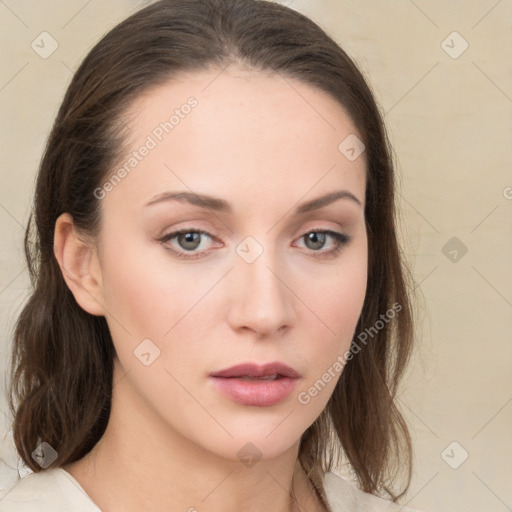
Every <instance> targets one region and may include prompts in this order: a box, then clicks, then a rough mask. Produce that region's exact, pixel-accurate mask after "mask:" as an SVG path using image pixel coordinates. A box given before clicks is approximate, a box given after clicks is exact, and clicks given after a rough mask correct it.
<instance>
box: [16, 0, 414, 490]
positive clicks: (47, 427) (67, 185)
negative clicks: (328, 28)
mask: <svg viewBox="0 0 512 512" xmlns="http://www.w3.org/2000/svg"><path fill="white" fill-rule="evenodd" d="M229 63H242V64H244V65H246V66H248V67H250V68H253V69H256V70H269V71H274V72H276V73H280V74H282V75H284V76H288V77H292V78H296V79H298V80H301V81H303V82H306V83H308V84H311V85H312V86H314V87H316V88H318V89H320V90H322V91H324V92H326V93H327V94H329V95H330V96H331V97H333V98H335V99H336V100H337V101H338V102H339V103H341V105H342V106H343V107H344V108H345V109H346V111H347V112H348V114H349V115H350V117H351V119H352V121H353V122H354V124H355V126H356V127H357V129H358V131H359V134H360V135H361V137H362V141H363V143H364V144H365V146H366V150H365V157H366V162H367V188H366V208H365V218H366V225H367V233H368V244H369V245H368V251H369V260H368V286H367V293H366V297H365V301H364V305H363V309H362V313H361V316H360V319H359V322H358V324H357V328H356V333H361V332H363V331H364V330H365V329H368V328H371V327H372V326H375V325H376V324H377V322H379V319H381V317H382V314H384V313H386V312H387V311H389V310H390V309H391V308H392V307H393V304H395V305H396V304H399V305H400V307H401V308H400V312H399V314H398V315H397V316H396V318H394V319H393V320H389V321H387V322H385V325H384V326H383V327H382V328H380V329H379V330H378V332H376V333H375V334H374V335H373V336H372V339H371V341H370V342H369V343H368V344H367V345H366V346H364V347H362V348H361V347H359V348H361V350H360V351H359V352H358V353H357V355H355V356H354V357H353V358H352V359H351V360H350V361H348V362H347V364H346V366H345V368H344V370H343V372H342V374H341V377H340V379H339V381H338V383H337V386H336V388H335V390H334V392H333V395H332V396H331V398H330V400H329V402H328V404H327V407H326V408H325V410H324V411H323V412H322V414H321V415H320V417H319V418H318V419H317V420H316V421H315V422H314V423H313V424H312V425H311V427H310V428H309V429H307V431H306V432H305V433H304V435H303V437H302V440H301V445H300V450H299V460H300V462H301V463H302V465H303V467H304V469H305V470H306V472H307V473H308V475H309V476H310V478H311V479H312V481H313V482H315V485H317V487H318V488H319V489H320V490H322V487H321V480H322V477H323V474H324V473H325V471H328V470H330V469H331V468H332V467H333V466H334V465H335V464H338V463H340V462H342V461H343V462H348V463H349V465H350V467H351V469H352V471H353V472H354V474H355V476H356V478H357V480H358V482H359V484H360V487H361V488H362V489H363V490H364V491H366V492H369V493H374V494H382V492H385V493H386V494H388V495H389V497H391V498H392V499H393V500H397V499H398V497H400V496H401V495H402V494H403V493H405V492H406V490H407V488H408V487H409V483H410V480H411V472H412V451H411V440H410V436H409V433H408V430H407V427H406V425H405V423H404V420H403V418H402V416H401V415H400V412H399V410H398V408H397V406H396V404H395V400H396V391H397V385H398V383H399V381H400V378H401V376H402V374H403V371H404V368H405V366H406V363H407V361H408V358H409V356H410V351H411V347H412V338H413V328H412V311H411V306H410V299H409V297H408V294H409V293H410V292H409V288H408V283H407V280H408V279H410V275H409V273H408V271H407V268H406V267H405V266H404V260H403V256H402V254H401V251H400V249H399V246H398V243H397V235H396V220H395V206H394V187H395V184H394V175H393V174H394V173H393V162H392V157H391V150H390V146H389V142H388V138H387V135H386V132H385V128H384V125H383V121H382V117H381V115H380V113H379V110H378V107H377V105H376V102H375V100H374V97H373V95H372V93H371V91H370V88H369V87H368V85H367V83H366V82H365V79H364V78H363V76H362V74H361V72H360V71H359V70H358V68H357V67H356V65H355V64H354V63H353V62H352V60H351V59H350V58H349V57H348V56H347V54H346V53H345V52H344V51H343V50H342V49H341V48H340V47H339V46H338V45H337V44H336V43H335V41H333V39H331V38H330V37H329V36H328V35H327V34H326V33H325V32H324V31H323V30H322V29H321V28H320V27H318V26H317V25H316V24H315V23H314V22H313V21H311V20H310V19H308V18H307V17H305V16H304V15H302V14H300V13H298V12H296V11H294V10H292V9H289V8H286V7H284V6H282V5H279V4H275V3H271V2H267V1H258V0H161V1H158V2H156V3H154V4H151V5H149V6H147V7H145V8H144V9H142V10H140V11H139V12H137V13H135V14H133V15H132V16H130V17H129V18H127V19H126V20H125V21H123V22H122V23H120V24H119V25H117V26H116V27H114V28H113V29H112V30H111V31H110V32H108V33H107V34H106V35H105V36H104V37H103V38H102V39H101V40H100V41H99V42H98V43H97V44H96V45H95V46H94V48H93V49H92V50H91V51H90V53H89V54H88V55H87V56H86V58H85V59H84V61H83V62H82V64H81V65H80V67H79V69H78V70H77V72H76V73H75V75H74V76H73V79H72V81H71V84H70V85H69V87H68V89H67V92H66V95H65V97H64V100H63V103H62V105H61V107H60V109H59V112H58V114H57V117H56V119H55V122H54V125H53V128H52V131H51V133H50V136H49V139H48V141H47V145H46V148H45V152H44V155H43V158H42V160H41V164H40V168H39V173H38V175H37V183H36V191H35V202H34V209H33V212H32V214H31V216H30V219H29V222H28V225H27V229H26V233H25V253H26V258H27V262H28V268H29V272H30V276H31V281H32V285H33V288H34V290H33V293H32V295H31V296H30V298H29V300H28V302H27V304H26V305H25V307H24V309H23V310H22V312H21V314H20V316H19V318H18V321H17V324H16V327H15V332H14V344H13V357H12V363H11V364H12V367H11V382H10V388H9V404H10V407H11V412H12V414H13V415H14V421H13V434H14V441H15V445H16V449H17V451H18V453H19V455H20V456H21V458H22V459H23V461H24V462H25V463H26V464H27V465H28V466H29V467H30V468H31V469H32V470H33V471H36V472H37V471H40V470H41V467H40V466H39V465H38V464H36V462H35V460H34V459H33V458H32V456H31V453H32V452H33V451H34V449H35V448H36V446H37V445H38V443H39V442H41V441H46V442H47V443H49V444H50V445H51V446H52V447H53V448H54V449H55V450H56V451H57V453H58V458H57V460H56V461H55V462H54V464H53V466H62V465H64V464H68V463H71V462H74V461H76V460H78V459H80V458H82V457H83V456H84V455H86V454H87V453H88V452H89V451H90V450H91V449H92V447H93V446H94V445H95V444H96V443H97V441H98V440H99V439H100V438H101V436H102V435H103V432H104V431H105V428H106V425H107V422H108V419H109V414H110V406H111V395H112V376H113V356H114V355H115V350H114V346H113V343H112V339H111V336H110V332H109V329H108V326H107V323H106V321H105V318H104V317H98V316H93V315H90V314H88V313H87V312H85V311H84V310H83V309H82V308H81V307H80V306H79V305H78V304H77V302H76V301H75V299H74V296H73V295H72V293H71V292H70V290H69V289H68V287H67V285H66V284H65V282H64V279H63V277H62V274H61V270H60V268H59V265H58V263H57V261H56V258H55V256H54V253H53V236H54V228H55V222H56V219H57V217H58V216H59V215H60V214H62V213H63V212H68V213H70V214H71V215H72V217H73V219H74V222H75V225H76V227H77V228H78V229H79V230H80V231H82V232H84V233H88V234H90V235H91V236H95V235H97V234H98V232H99V229H100V220H101V219H100V208H99V201H98V200H97V199H96V200H95V199H93V198H94V197H95V195H94V193H93V191H94V190H95V189H96V188H97V187H98V186H99V185H100V184H101V183H102V182H103V180H104V178H105V176H106V175H107V174H108V173H109V172H110V171H111V170H112V168H113V166H114V164H115V163H116V158H117V157H118V156H119V154H120V152H121V148H122V146H123V144H124V143H125V142H126V138H123V136H122V134H123V133H124V132H123V131H122V130H120V129H119V128H120V125H121V122H122V121H121V118H122V114H123V113H125V112H126V109H127V108H128V107H129V106H130V104H131V102H132V101H133V100H135V99H136V98H137V97H139V96H140V95H141V94H142V93H143V92H146V91H148V89H149V88H150V87H155V86H157V85H160V84H163V83H164V82H166V81H167V80H169V79H170V78H171V77H173V76H175V75H176V74H177V73H179V72H182V71H195V70H206V69H211V68H212V67H217V68H219V69H220V68H222V67H224V66H226V65H227V64H229ZM340 142H341V141H340ZM34 224H35V232H34V230H33V227H34ZM381 323H384V322H382V320H381ZM375 330H377V329H375ZM354 343H355V340H354ZM15 402H17V403H16V404H15ZM402 470H405V473H406V477H407V478H406V485H405V487H404V489H403V491H402V493H401V494H398V493H397V492H396V491H395V490H394V489H393V486H394V485H395V484H396V480H397V478H398V476H400V475H401V471H402Z"/></svg>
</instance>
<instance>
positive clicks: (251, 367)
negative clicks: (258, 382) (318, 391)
mask: <svg viewBox="0 0 512 512" xmlns="http://www.w3.org/2000/svg"><path fill="white" fill-rule="evenodd" d="M210 375H211V377H224V378H233V377H237V378H248V379H250V378H252V379H267V380H273V379H275V378H279V377H290V378H291V379H298V378H299V377H300V374H299V373H298V372H296V371H295V370H294V369H293V368H290V367H289V366H288V365H286V364H284V363H279V362H277V363H268V364H264V365H261V366H258V365H256V364H254V363H243V364H238V365H236V366H231V367H230V368H226V369H225V370H221V371H219V372H214V373H211V374H210Z"/></svg>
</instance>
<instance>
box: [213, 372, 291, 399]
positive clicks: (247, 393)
mask: <svg viewBox="0 0 512 512" xmlns="http://www.w3.org/2000/svg"><path fill="white" fill-rule="evenodd" d="M209 377H210V380H211V383H212V385H213V387H214V388H215V389H216V390H217V391H218V392H219V393H220V394H222V395H224V396H225V397H227V398H229V399H230V400H232V401H233V402H236V403H238V404H242V405H249V406H258V407H268V406H271V405H276V404H278V403H280V402H282V401H284V400H285V399H286V398H288V396H289V395H290V394H291V393H292V391H293V390H294V389H295V386H296V384H297V381H298V379H299V378H300V377H301V375H300V374H299V373H298V372H296V371H295V370H294V369H293V368H290V367H289V366H288V365H285V364H284V363H279V362H275V363H268V364H264V365H256V364H254V363H244V364H239V365H236V366H231V367H230V368H226V369H225V370H221V371H218V372H214V373H211V374H210V376H209Z"/></svg>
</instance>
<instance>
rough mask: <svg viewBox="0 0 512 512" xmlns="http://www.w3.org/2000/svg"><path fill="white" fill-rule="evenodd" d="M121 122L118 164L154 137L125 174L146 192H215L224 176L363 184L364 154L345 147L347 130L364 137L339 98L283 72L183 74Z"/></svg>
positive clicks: (291, 184) (227, 183)
mask: <svg viewBox="0 0 512 512" xmlns="http://www.w3.org/2000/svg"><path fill="white" fill-rule="evenodd" d="M125 122H126V124H127V126H128V127H129V131H130V134H129V137H128V140H127V153H126V155H125V156H124V159H123V161H122V162H118V166H121V165H123V164H125V163H126V162H128V159H129V158H130V155H132V152H137V151H138V149H139V148H142V147H143V146H148V147H149V146H151V149H150V150H149V151H144V153H145V156H144V157H143V158H140V157H139V159H138V160H137V162H134V163H135V166H133V169H131V170H130V171H129V179H126V180H123V181H124V182H126V183H124V182H123V183H121V185H122V187H123V188H124V189H125V193H126V194H134V195H137V196H139V197H140V198H142V196H144V197H148V196H149V195H150V194H157V193H160V192H162V191H163V190H164V189H166V190H167V189H178V188H179V189H180V190H183V189H186V188H189V189H190V190H192V191H195V190H197V191H198V192H199V191H201V192H204V193H210V192H211V193H212V194H213V195H219V192H220V191H219V186H220V185H221V186H222V191H221V192H225V194H224V195H229V193H230V192H231V193H234V192H236V191H238V192H242V191H243V190H245V191H247V192H250V196H254V195H255V194H257V193H259V194H260V197H261V194H263V195H265V194H271V195H273V196H276V194H275V192H276V191H280V193H281V194H282V195H283V196H287V195H289V196H290V198H295V199H298V198H299V197H301V196H303V195H304V194H306V193H307V192H308V190H311V191H312V192H311V194H312V195H319V193H321V192H325V191H326V190H327V191H328V190H330V189H334V188H340V185H342V186H344V185H346V186H347V187H348V188H349V189H350V188H352V190H354V189H356V190H358V191H359V196H361V191H362V190H364V183H365V174H366V171H365V165H366V164H365V159H364V156H365V155H364V154H363V155H361V157H360V158H357V159H356V160H354V161H350V160H348V159H347V158H346V157H345V155H344V154H343V153H342V152H341V151H340V149H339V145H340V143H341V142H342V141H343V140H344V139H346V138H347V137H348V136H353V135H354V134H355V135H357V136H358V137H359V138H361V136H360V134H359V133H358V132H357V130H356V128H355V126H354V124H353V122H352V120H351V119H350V117H349V116H348V114H347V113H346V111H345V109H344V108H343V106H342V105H341V104H340V103H339V102H338V101H336V100H334V99H333V98H331V97H330V96H329V95H328V94H326V93H324V92H323V91H321V90H319V89H317V88H315V87H313V86H311V85H309V84H306V83H303V82H301V81H298V80H296V79H292V78H290V77H285V76H283V75H280V74H275V73H271V72H261V71H255V70H249V69H246V68H243V67H240V66H235V65H231V66H228V67H227V68H225V69H224V70H222V69H212V70H209V71H200V72H194V73H186V74H185V73H182V74H180V75H177V76H176V77H175V78H173V79H171V80H169V81H167V82H166V83H164V84H160V85H158V86H156V87H153V88H151V89H149V90H147V91H146V92H145V93H144V94H143V95H142V96H140V97H139V98H138V99H137V100H136V101H134V102H133V104H132V105H130V107H129V108H128V110H127V115H126V117H125ZM132 159H133V157H132ZM128 182H129V184H128ZM116 188H119V189H121V186H119V187H116ZM113 195H114V194H113ZM360 198H361V197H360ZM361 199H363V200H364V197H363V198H361Z"/></svg>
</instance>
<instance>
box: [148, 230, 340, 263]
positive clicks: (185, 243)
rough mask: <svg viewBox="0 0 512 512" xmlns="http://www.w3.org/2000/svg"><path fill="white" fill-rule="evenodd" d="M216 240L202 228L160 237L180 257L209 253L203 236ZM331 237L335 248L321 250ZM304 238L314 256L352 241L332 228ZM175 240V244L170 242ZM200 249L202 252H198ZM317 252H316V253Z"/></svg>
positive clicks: (333, 252)
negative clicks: (204, 245) (203, 245)
mask: <svg viewBox="0 0 512 512" xmlns="http://www.w3.org/2000/svg"><path fill="white" fill-rule="evenodd" d="M203 237H204V238H208V239H210V240H214V239H215V238H214V237H213V236H212V235H210V233H208V232H206V231H203V230H201V229H180V230H179V231H173V232H172V233H169V234H167V235H164V236H163V237H161V238H159V239H158V242H160V243H161V244H162V245H163V246H164V248H165V249H166V250H168V251H171V252H173V253H174V254H176V255H177V257H178V258H180V259H197V258H203V257H205V256H207V255H208V252H207V249H206V248H205V247H200V246H201V242H202V240H201V239H202V238H203ZM329 238H331V239H332V240H334V248H332V249H329V250H324V251H320V250H319V249H322V247H324V246H325V244H326V241H327V240H328V239H329ZM301 239H304V240H305V242H306V247H307V248H309V249H310V252H311V256H313V257H314V258H330V257H335V256H336V255H337V254H338V252H339V251H341V249H342V248H343V247H344V246H345V245H347V244H348V243H349V242H350V237H349V236H348V235H345V234H343V233H338V232H337V231H331V230H313V231H309V232H308V233H306V234H304V235H302V237H300V238H299V240H301ZM173 240H175V242H176V244H177V245H178V247H176V245H175V244H173V243H170V242H172V241H173ZM198 249H199V250H200V252H196V251H198ZM315 253H316V254H315Z"/></svg>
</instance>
